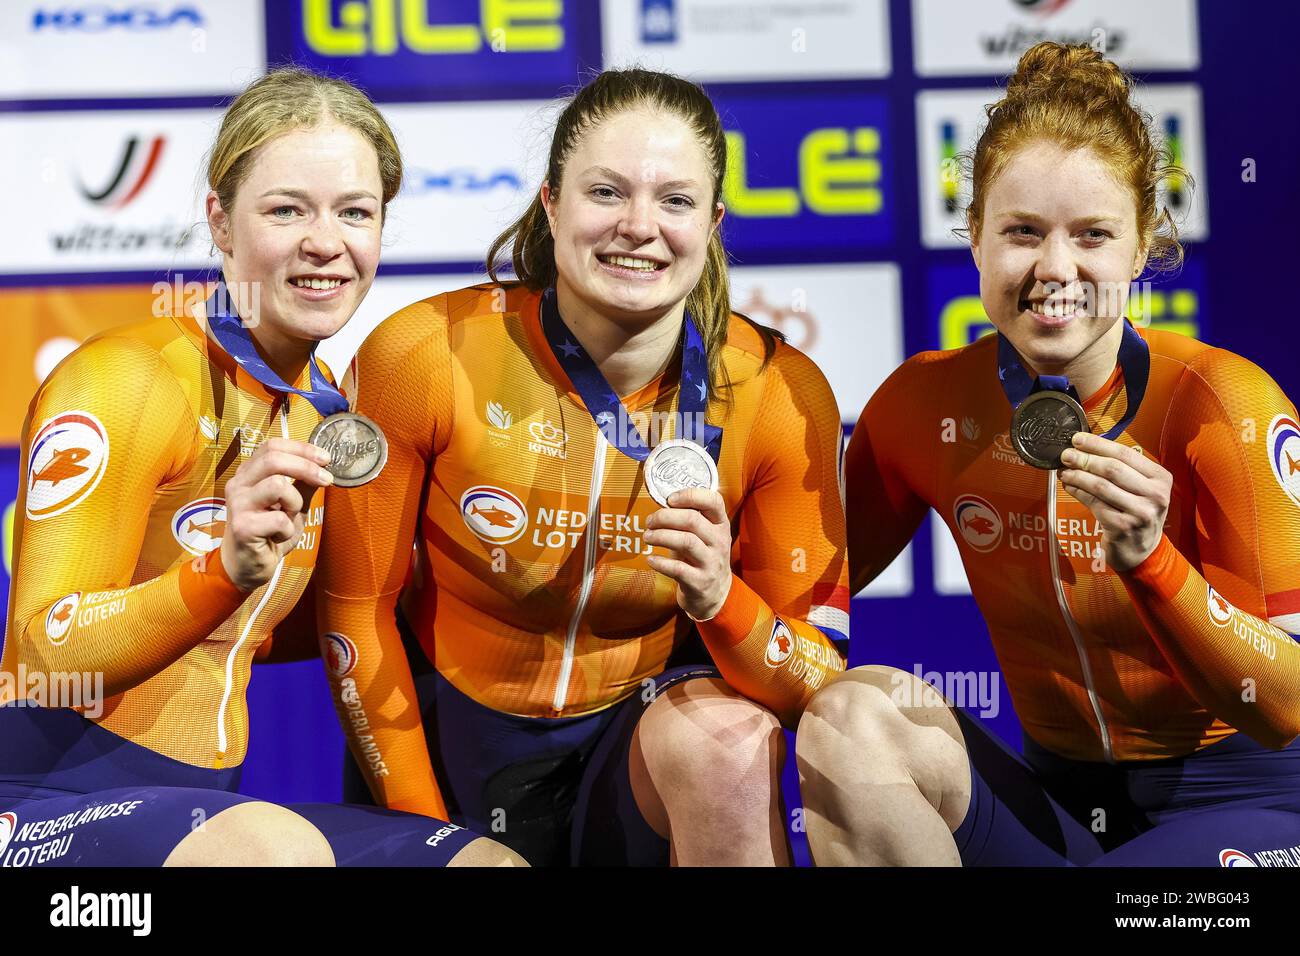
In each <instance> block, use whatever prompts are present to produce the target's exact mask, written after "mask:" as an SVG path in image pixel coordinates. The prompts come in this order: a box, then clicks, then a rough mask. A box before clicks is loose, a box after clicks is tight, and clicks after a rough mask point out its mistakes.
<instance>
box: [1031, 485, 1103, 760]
mask: <svg viewBox="0 0 1300 956" xmlns="http://www.w3.org/2000/svg"><path fill="white" fill-rule="evenodd" d="M1047 527H1048V531H1049V533H1050V535H1051V538H1050V547H1049V548H1048V550H1049V551H1051V553H1052V554H1051V568H1052V586H1053V588H1054V589H1055V591H1056V603H1057V605H1058V606H1059V607H1060V609H1061V617H1062V618H1064V620H1065V627H1066V629H1067V630H1068V631H1069V632H1070V637H1071V638H1072V639H1073V640H1074V649H1075V652H1076V653H1077V654H1078V655H1079V667H1080V668H1081V670H1082V672H1083V684H1084V686H1085V687H1086V688H1087V689H1088V700H1089V701H1090V702H1091V703H1092V713H1093V715H1094V716H1095V717H1096V718H1097V728H1098V730H1099V731H1100V732H1101V752H1102V756H1103V757H1104V758H1105V760H1106V763H1114V762H1115V754H1114V752H1113V751H1112V750H1111V747H1110V728H1109V727H1107V726H1106V718H1105V717H1104V716H1103V715H1102V712H1101V701H1100V700H1098V698H1097V689H1096V686H1095V685H1094V683H1093V679H1092V665H1091V664H1089V663H1088V652H1087V650H1086V649H1085V648H1084V645H1083V635H1082V634H1080V633H1079V622H1078V621H1076V620H1075V619H1074V613H1073V612H1072V611H1071V610H1070V605H1069V604H1067V603H1066V600H1065V588H1064V587H1062V585H1061V567H1060V560H1061V546H1060V543H1059V542H1058V541H1057V540H1056V472H1055V471H1049V472H1048V473H1047Z"/></svg>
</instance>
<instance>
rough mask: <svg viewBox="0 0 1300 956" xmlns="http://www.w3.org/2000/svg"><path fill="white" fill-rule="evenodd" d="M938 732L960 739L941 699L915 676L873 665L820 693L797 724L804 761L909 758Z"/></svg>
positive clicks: (850, 672) (955, 725)
mask: <svg viewBox="0 0 1300 956" xmlns="http://www.w3.org/2000/svg"><path fill="white" fill-rule="evenodd" d="M928 728H936V729H938V730H940V731H942V732H943V733H944V734H945V735H946V736H948V737H950V738H953V739H956V740H960V739H961V731H960V729H959V728H958V727H957V723H956V721H955V720H954V718H953V716H952V712H951V711H950V710H949V708H948V703H947V701H945V700H944V698H943V695H942V694H940V693H939V692H938V691H936V690H935V689H934V688H933V687H931V686H930V685H929V684H927V683H925V682H924V681H922V680H920V679H919V678H917V677H916V676H915V675H913V674H909V673H907V672H906V671H901V670H898V669H897V668H894V667H886V666H884V665H879V664H873V665H868V666H866V667H857V668H854V669H853V670H851V671H847V672H846V673H845V674H843V675H842V676H841V677H840V678H839V679H838V680H836V681H834V682H833V683H831V684H828V685H827V686H826V687H823V688H822V689H821V690H820V691H818V693H817V695H816V696H815V697H813V699H812V700H811V701H809V703H808V706H807V708H806V709H805V710H804V713H803V717H802V718H801V719H800V721H799V731H798V734H797V735H796V738H795V741H796V742H795V748H796V751H797V753H798V754H799V755H800V756H801V757H802V756H804V755H808V756H812V755H813V754H821V753H836V752H838V751H841V750H844V749H848V750H851V751H852V752H853V753H855V754H857V755H859V756H861V755H864V754H871V755H873V756H875V757H877V758H880V757H888V756H898V757H903V758H905V757H906V756H908V751H909V750H911V749H912V748H914V747H915V746H917V745H918V744H919V743H920V742H921V741H922V740H924V739H925V737H926V736H927V735H925V734H920V733H917V731H918V730H925V729H928Z"/></svg>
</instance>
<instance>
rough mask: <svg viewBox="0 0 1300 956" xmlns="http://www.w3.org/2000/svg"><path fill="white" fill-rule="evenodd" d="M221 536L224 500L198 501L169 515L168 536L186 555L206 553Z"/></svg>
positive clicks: (223, 535)
mask: <svg viewBox="0 0 1300 956" xmlns="http://www.w3.org/2000/svg"><path fill="white" fill-rule="evenodd" d="M225 534H226V499H225V498H198V499H196V500H194V501H191V502H189V503H188V504H185V505H182V506H181V507H180V508H179V509H178V510H177V511H176V513H175V514H174V515H172V537H174V538H175V539H176V541H177V542H178V543H179V544H180V546H181V547H182V548H184V549H185V550H186V551H188V552H189V553H190V554H193V555H196V556H197V555H200V554H207V553H208V552H209V551H211V550H212V549H213V548H216V547H218V546H220V544H221V539H222V538H223V537H225Z"/></svg>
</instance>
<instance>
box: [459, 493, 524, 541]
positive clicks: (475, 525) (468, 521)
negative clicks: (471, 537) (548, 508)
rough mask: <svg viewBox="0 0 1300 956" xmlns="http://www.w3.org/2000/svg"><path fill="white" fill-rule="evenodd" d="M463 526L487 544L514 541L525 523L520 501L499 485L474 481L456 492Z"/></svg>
mask: <svg viewBox="0 0 1300 956" xmlns="http://www.w3.org/2000/svg"><path fill="white" fill-rule="evenodd" d="M460 515H461V517H462V518H463V519H464V520H465V526H466V527H467V528H469V530H470V531H472V532H474V534H475V535H477V536H478V537H479V538H481V539H482V540H484V541H487V542H489V543H490V544H509V543H510V542H511V541H517V540H519V538H520V537H521V536H522V535H523V533H524V531H525V529H527V527H528V509H527V508H525V507H524V503H523V502H522V501H520V500H519V499H518V498H516V497H515V496H514V495H512V494H511V493H510V492H508V491H505V490H503V489H501V488H494V487H492V486H491V485H475V486H474V487H473V488H471V489H469V490H468V491H466V492H465V493H464V494H463V495H461V496H460Z"/></svg>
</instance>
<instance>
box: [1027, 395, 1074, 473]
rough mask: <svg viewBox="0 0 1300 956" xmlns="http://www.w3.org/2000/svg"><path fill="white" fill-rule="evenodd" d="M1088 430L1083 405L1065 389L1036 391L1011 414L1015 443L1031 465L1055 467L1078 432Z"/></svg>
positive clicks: (1044, 467) (1050, 468)
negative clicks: (1059, 390)
mask: <svg viewBox="0 0 1300 956" xmlns="http://www.w3.org/2000/svg"><path fill="white" fill-rule="evenodd" d="M1086 431H1088V416H1087V415H1086V414H1085V413H1084V411H1083V406H1082V405H1080V404H1079V403H1078V402H1076V401H1075V400H1074V399H1073V398H1071V397H1070V396H1069V395H1067V394H1066V393H1065V392H1050V391H1049V392H1035V393H1034V394H1033V395H1030V396H1029V397H1028V398H1026V399H1025V400H1024V401H1023V402H1021V403H1020V405H1019V407H1017V408H1016V411H1015V414H1014V415H1012V416H1011V444H1012V446H1013V447H1014V448H1015V449H1016V453H1017V454H1019V455H1020V457H1021V459H1022V460H1023V461H1024V462H1025V464H1027V465H1033V466H1034V467H1035V468H1043V469H1047V470H1055V469H1057V468H1060V467H1061V452H1063V451H1065V449H1067V448H1069V447H1070V443H1071V440H1072V439H1073V438H1074V434H1075V432H1086Z"/></svg>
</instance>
